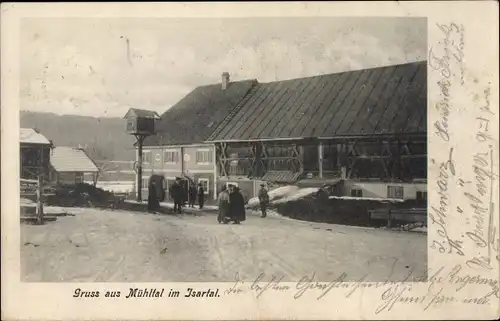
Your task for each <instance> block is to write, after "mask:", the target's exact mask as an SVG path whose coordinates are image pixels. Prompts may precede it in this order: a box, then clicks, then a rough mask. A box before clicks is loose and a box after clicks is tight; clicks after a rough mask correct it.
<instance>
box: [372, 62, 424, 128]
mask: <svg viewBox="0 0 500 321" xmlns="http://www.w3.org/2000/svg"><path fill="white" fill-rule="evenodd" d="M399 69H401V71H402V72H403V77H402V78H401V81H400V83H399V84H398V86H397V87H396V88H395V90H394V92H392V96H393V97H392V99H391V100H390V102H389V104H388V105H387V108H386V109H385V112H384V113H383V114H382V116H381V118H380V120H379V122H378V124H377V126H376V128H375V133H377V134H380V133H387V132H389V130H390V128H391V124H392V122H393V121H394V117H395V116H396V115H397V113H398V108H399V106H400V104H401V102H402V100H403V98H404V94H405V92H406V86H407V85H408V84H409V83H410V82H411V81H412V79H413V78H414V77H415V76H416V74H417V71H418V65H410V66H408V67H406V68H403V67H399Z"/></svg>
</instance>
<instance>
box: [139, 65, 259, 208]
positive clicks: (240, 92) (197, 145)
mask: <svg viewBox="0 0 500 321" xmlns="http://www.w3.org/2000/svg"><path fill="white" fill-rule="evenodd" d="M255 84H256V81H255V80H246V81H238V82H231V81H230V79H229V74H228V73H223V74H222V79H221V83H218V84H212V85H207V86H201V87H197V88H195V89H194V90H193V91H192V92H191V93H189V94H188V95H187V96H185V97H184V98H183V99H181V100H180V101H179V102H178V103H176V104H175V105H174V106H172V107H171V108H170V109H168V110H167V111H166V112H165V113H163V114H162V115H161V116H160V118H159V119H158V120H157V121H156V123H155V132H156V133H155V135H152V136H149V137H147V138H146V139H145V140H144V142H143V149H142V186H143V188H142V195H143V199H144V197H146V195H147V186H148V184H147V183H148V180H149V178H150V177H151V175H153V174H154V175H163V176H164V178H165V185H164V188H165V190H166V191H167V193H166V198H167V200H170V199H171V198H170V195H169V193H168V190H169V187H170V186H171V184H172V183H173V182H174V181H175V179H176V178H177V177H179V178H182V179H183V180H184V182H185V184H184V187H185V188H186V189H187V188H188V187H189V186H190V185H191V184H196V185H198V184H199V183H201V184H202V185H203V187H204V190H205V199H206V200H215V199H216V197H217V184H218V176H219V175H218V172H217V160H216V151H215V144H210V143H205V140H206V139H208V137H209V136H210V135H211V134H212V132H213V131H214V129H215V128H216V127H218V126H219V125H221V124H222V122H223V121H224V120H225V119H227V117H228V116H229V115H230V114H231V113H232V112H233V111H234V110H235V109H236V107H237V106H238V105H240V104H241V103H243V102H244V101H245V99H246V96H247V94H248V93H249V92H250V89H251V88H252V87H253V86H255ZM137 160H138V157H137ZM186 192H187V191H186Z"/></svg>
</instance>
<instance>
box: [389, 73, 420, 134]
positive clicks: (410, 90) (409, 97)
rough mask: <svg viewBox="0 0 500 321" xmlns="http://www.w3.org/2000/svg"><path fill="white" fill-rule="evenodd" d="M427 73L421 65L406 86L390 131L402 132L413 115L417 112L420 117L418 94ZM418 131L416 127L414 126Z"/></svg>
mask: <svg viewBox="0 0 500 321" xmlns="http://www.w3.org/2000/svg"><path fill="white" fill-rule="evenodd" d="M426 77H427V73H426V72H425V68H422V67H419V68H418V69H417V73H416V75H415V77H414V78H413V79H412V81H411V82H410V83H409V84H408V87H406V90H405V92H403V93H402V94H403V100H402V102H401V104H399V106H398V109H397V112H396V116H395V117H394V120H393V121H392V123H391V124H390V129H389V132H393V133H400V132H404V131H405V130H406V127H407V124H408V122H409V121H410V119H411V117H412V116H413V115H415V114H416V116H415V117H418V114H419V111H420V110H421V109H422V106H421V105H420V106H418V105H417V103H418V95H419V93H420V84H422V83H423V82H425V81H426ZM414 131H416V128H414Z"/></svg>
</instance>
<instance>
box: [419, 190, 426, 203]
mask: <svg viewBox="0 0 500 321" xmlns="http://www.w3.org/2000/svg"><path fill="white" fill-rule="evenodd" d="M426 200H427V192H420V191H417V201H426Z"/></svg>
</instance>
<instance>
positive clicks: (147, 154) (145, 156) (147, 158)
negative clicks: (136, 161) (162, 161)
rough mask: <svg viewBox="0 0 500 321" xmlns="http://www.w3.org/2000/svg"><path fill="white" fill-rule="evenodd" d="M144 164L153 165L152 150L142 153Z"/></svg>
mask: <svg viewBox="0 0 500 321" xmlns="http://www.w3.org/2000/svg"><path fill="white" fill-rule="evenodd" d="M142 162H143V163H151V151H150V150H144V151H142Z"/></svg>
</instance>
